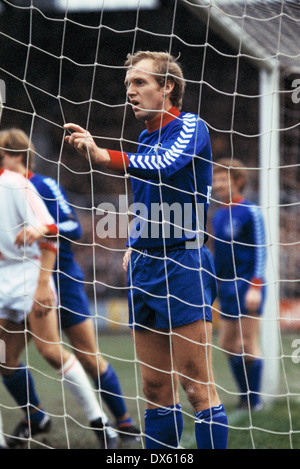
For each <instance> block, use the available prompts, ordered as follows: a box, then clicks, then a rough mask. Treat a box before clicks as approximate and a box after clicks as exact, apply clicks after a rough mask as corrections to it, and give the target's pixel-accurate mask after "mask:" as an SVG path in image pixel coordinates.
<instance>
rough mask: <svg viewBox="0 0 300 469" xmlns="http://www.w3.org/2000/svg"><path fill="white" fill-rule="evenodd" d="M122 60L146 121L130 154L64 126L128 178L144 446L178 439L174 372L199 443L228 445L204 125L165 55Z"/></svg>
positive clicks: (91, 154)
mask: <svg viewBox="0 0 300 469" xmlns="http://www.w3.org/2000/svg"><path fill="white" fill-rule="evenodd" d="M125 66H126V67H127V74H126V78H125V85H126V88H127V96H128V100H129V103H130V105H131V107H132V109H133V112H134V114H135V117H136V118H137V119H138V120H141V121H143V122H144V123H145V124H146V129H145V130H144V131H143V132H142V133H141V135H140V137H139V142H138V143H139V145H138V150H137V153H124V152H118V151H110V150H106V149H102V148H99V147H98V146H96V144H95V141H94V139H93V138H92V136H91V135H90V133H89V132H87V131H86V130H85V129H83V128H82V127H80V126H78V125H76V124H71V123H70V124H67V125H66V126H65V128H66V129H67V130H72V131H73V134H71V135H68V136H67V137H66V140H67V141H68V142H69V143H70V144H71V145H72V146H74V148H75V149H76V150H77V151H78V152H79V153H80V154H82V155H83V156H84V157H85V158H87V159H89V158H90V159H91V161H92V162H93V163H96V164H97V163H98V164H101V165H103V166H106V167H109V168H112V169H117V170H121V171H126V172H127V173H128V174H129V175H130V178H131V183H132V188H133V195H134V203H135V204H136V207H137V210H136V214H135V215H136V217H135V220H134V222H135V223H134V226H133V230H132V232H131V234H130V237H129V239H128V246H129V247H130V249H131V256H130V261H129V264H128V269H127V273H128V277H127V278H128V304H129V321H130V324H131V327H132V329H133V337H134V343H135V346H136V350H137V355H138V358H139V360H140V362H141V373H142V381H143V391H144V394H145V397H146V405H147V408H146V412H145V434H146V448H147V449H159V448H167V447H173V448H174V447H175V448H176V447H178V445H179V442H180V436H181V432H182V427H183V420H182V412H181V406H180V402H179V394H178V389H177V378H179V380H180V383H181V385H182V387H183V389H184V391H185V393H186V395H187V398H188V400H189V402H190V404H191V406H192V408H193V411H194V414H195V435H196V441H197V446H198V448H199V449H200V448H207V449H208V448H209V449H211V448H215V449H220V448H226V446H227V434H228V423H227V416H226V412H225V409H224V407H223V405H222V404H221V402H220V400H219V397H218V394H217V391H216V387H215V384H214V378H213V373H212V366H211V347H210V344H211V331H212V322H211V321H212V316H211V304H212V302H213V301H214V299H215V295H216V281H215V276H214V274H215V272H214V267H213V261H212V257H211V255H210V252H209V250H208V248H207V247H206V246H205V245H204V243H205V241H206V235H205V224H206V215H207V209H208V204H209V196H210V190H211V184H212V155H211V146H210V139H209V134H208V130H207V127H206V125H205V124H204V122H203V121H202V120H201V119H200V118H199V117H198V116H197V115H195V114H191V113H186V112H181V111H180V109H181V105H182V98H183V94H184V89H185V82H184V79H183V75H182V71H181V68H180V66H179V65H178V63H177V61H176V60H175V59H174V58H173V57H171V56H170V55H169V54H167V53H162V52H148V51H145V52H143V51H140V52H138V53H136V54H134V55H129V57H128V60H127V61H126V63H125ZM158 207H160V208H161V212H160V214H158V212H157V208H158ZM198 208H199V211H198V210H197V209H198ZM180 217H182V218H185V222H186V224H185V225H184V227H185V228H186V229H182V228H183V222H182V220H181V221H180ZM198 222H199V223H198ZM199 228H200V231H201V234H202V239H198V240H197V236H196V234H197V230H198V229H199ZM200 231H199V233H200ZM177 373H178V374H177Z"/></svg>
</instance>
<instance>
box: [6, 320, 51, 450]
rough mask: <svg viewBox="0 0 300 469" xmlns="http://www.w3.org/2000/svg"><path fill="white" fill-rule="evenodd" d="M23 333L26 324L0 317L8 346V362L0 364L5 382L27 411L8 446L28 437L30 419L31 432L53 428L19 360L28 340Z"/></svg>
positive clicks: (27, 373) (32, 383)
mask: <svg viewBox="0 0 300 469" xmlns="http://www.w3.org/2000/svg"><path fill="white" fill-rule="evenodd" d="M24 335H25V332H24V324H15V323H13V322H11V321H8V320H6V319H0V337H1V340H3V341H4V343H5V349H6V350H5V351H6V361H5V364H4V365H3V366H1V367H0V370H1V374H2V380H3V384H4V386H5V387H6V389H7V391H8V392H9V394H10V395H11V396H12V398H13V399H14V400H15V401H16V403H17V404H18V406H20V408H21V409H22V411H23V412H24V420H22V422H21V423H20V424H18V426H17V427H16V429H15V431H14V432H13V434H12V435H11V437H8V438H7V445H8V447H9V448H13V447H15V446H17V445H18V444H21V443H22V442H23V439H24V438H28V437H29V426H28V421H29V419H30V424H31V425H30V434H31V436H34V435H36V434H38V433H41V432H42V433H44V432H47V431H49V429H50V419H49V417H48V416H47V415H46V413H45V411H44V409H43V408H42V407H41V404H40V399H39V397H38V394H37V392H36V388H35V383H34V380H33V377H32V375H31V372H30V369H29V368H26V366H25V365H24V364H23V363H22V362H21V360H20V356H21V353H22V351H23V349H24V343H25V337H24Z"/></svg>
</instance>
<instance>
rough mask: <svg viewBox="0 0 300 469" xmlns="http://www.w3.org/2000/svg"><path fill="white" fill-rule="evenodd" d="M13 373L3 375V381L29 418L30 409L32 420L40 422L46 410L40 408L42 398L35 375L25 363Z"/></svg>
mask: <svg viewBox="0 0 300 469" xmlns="http://www.w3.org/2000/svg"><path fill="white" fill-rule="evenodd" d="M19 366H20V367H19V369H17V370H16V371H14V372H13V373H11V374H9V375H6V376H3V378H2V381H3V384H4V386H5V387H6V389H7V391H8V392H9V393H10V395H11V396H12V397H13V398H14V400H15V401H16V403H17V404H18V405H19V406H20V407H21V408H22V410H23V412H25V414H26V419H28V412H27V411H28V410H29V413H30V419H31V421H32V422H37V423H38V422H40V421H42V419H43V418H44V416H45V412H44V410H43V409H41V408H40V400H39V398H38V395H37V393H36V389H35V384H34V380H33V377H32V375H31V373H30V371H29V369H26V367H25V365H24V364H23V363H20V365H19Z"/></svg>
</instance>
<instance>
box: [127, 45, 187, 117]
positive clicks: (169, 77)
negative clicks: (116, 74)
mask: <svg viewBox="0 0 300 469" xmlns="http://www.w3.org/2000/svg"><path fill="white" fill-rule="evenodd" d="M144 59H150V60H152V61H153V64H154V73H155V79H156V81H157V83H158V84H159V86H160V87H161V88H162V87H163V86H165V84H166V81H171V82H173V83H174V88H173V90H172V93H171V95H170V100H171V103H172V104H173V106H176V107H177V108H178V109H179V110H181V108H182V100H183V95H184V92H185V80H184V77H183V72H182V69H181V66H180V65H179V63H178V62H177V59H175V58H174V57H173V56H172V55H170V54H169V53H168V52H152V51H139V52H136V53H135V54H128V55H127V60H126V62H125V66H126V67H130V66H136V65H137V63H138V62H140V61H141V60H144Z"/></svg>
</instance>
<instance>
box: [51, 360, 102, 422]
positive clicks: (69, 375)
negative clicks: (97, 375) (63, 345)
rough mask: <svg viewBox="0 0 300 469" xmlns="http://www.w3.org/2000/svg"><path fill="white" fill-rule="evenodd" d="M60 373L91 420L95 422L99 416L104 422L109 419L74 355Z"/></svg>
mask: <svg viewBox="0 0 300 469" xmlns="http://www.w3.org/2000/svg"><path fill="white" fill-rule="evenodd" d="M58 374H59V375H61V376H63V381H64V384H65V386H66V388H67V389H68V390H69V391H70V393H71V394H72V395H73V397H74V398H75V399H76V401H77V402H78V403H79V405H80V406H81V407H82V409H83V411H84V412H85V414H86V417H87V419H88V421H89V422H93V421H95V420H97V419H98V418H99V417H100V418H102V421H103V423H106V422H107V421H108V418H107V416H106V415H105V413H104V412H103V411H102V409H101V408H100V405H99V402H98V399H97V397H96V392H95V391H93V389H92V386H91V383H90V381H89V379H88V377H87V375H86V373H85V371H84V369H83V367H82V366H81V364H80V363H79V361H78V360H77V358H76V357H75V356H74V355H71V356H70V358H69V359H68V360H67V361H66V363H65V364H64V365H63V367H62V368H61V369H60V370H59V371H58Z"/></svg>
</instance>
